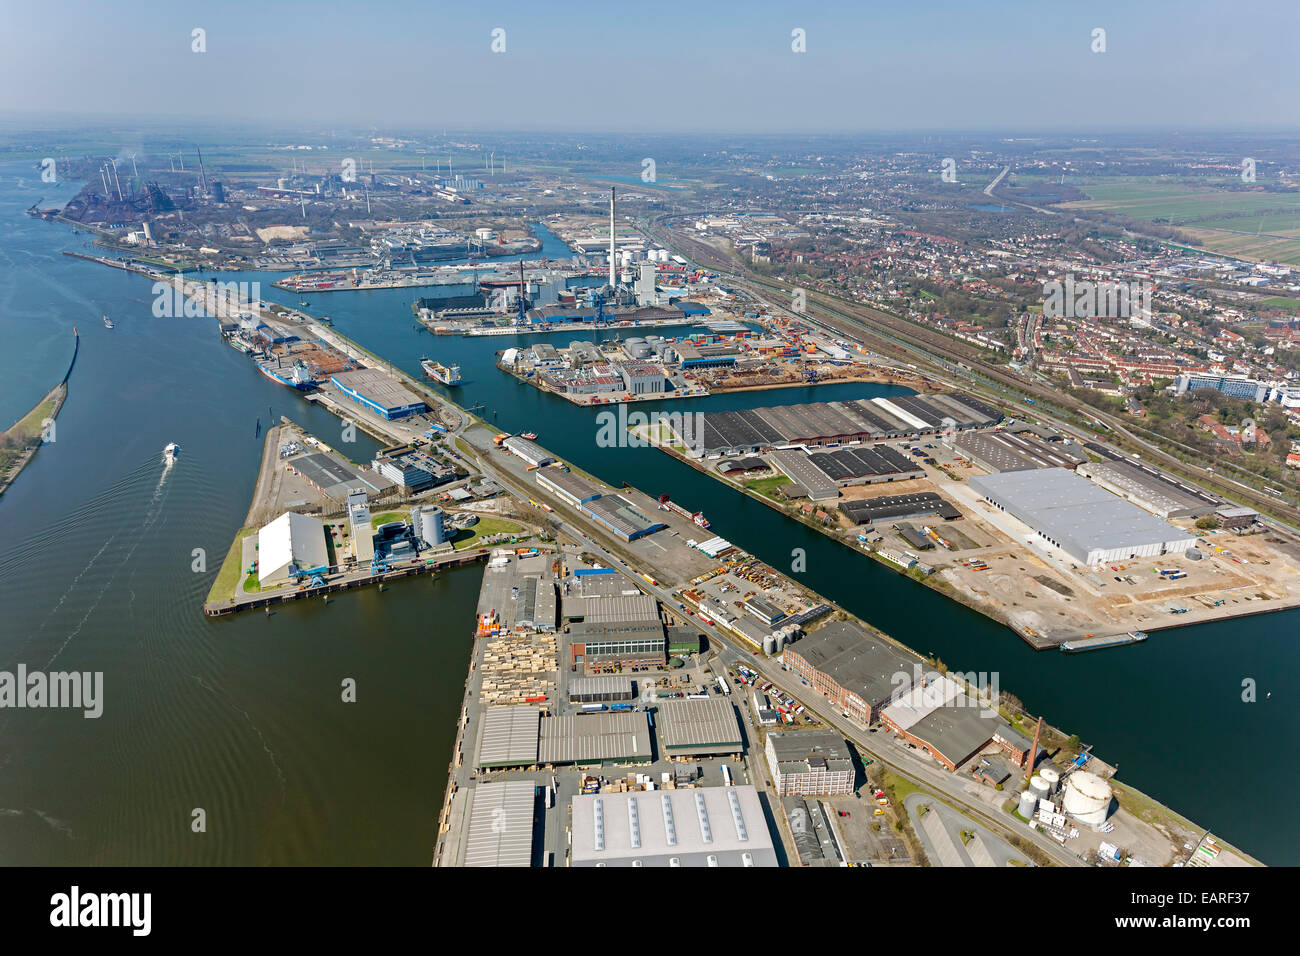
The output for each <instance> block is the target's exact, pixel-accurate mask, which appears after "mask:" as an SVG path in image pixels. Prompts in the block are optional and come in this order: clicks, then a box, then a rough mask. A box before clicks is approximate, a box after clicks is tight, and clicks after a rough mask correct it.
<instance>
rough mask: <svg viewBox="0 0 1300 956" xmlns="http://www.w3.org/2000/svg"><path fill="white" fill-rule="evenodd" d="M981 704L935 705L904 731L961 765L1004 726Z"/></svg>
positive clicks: (1004, 725)
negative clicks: (979, 705) (972, 705)
mask: <svg viewBox="0 0 1300 956" xmlns="http://www.w3.org/2000/svg"><path fill="white" fill-rule="evenodd" d="M990 713H991V712H990V711H988V710H986V709H985V708H983V707H970V706H965V705H964V702H963V703H953V704H949V705H948V706H947V707H936V708H935V709H934V710H932V711H931V712H930V713H929V714H927V715H926V716H925V717H923V718H921V719H920V720H918V721H917V722H916V723H914V724H913V725H912V726H911V727H909V728H908V729H907V732H908V733H909V734H911V735H912V736H913V737H915V738H917V739H918V740H923V741H925V743H926V744H928V745H929V746H930V749H931V750H935V751H938V752H939V753H941V754H943V755H944V756H945V757H947V758H948V759H949V760H950V761H952V762H953V764H955V765H956V766H958V767H960V766H961V765H962V764H963V763H964V762H965V761H966V760H967V759H968V758H970V757H972V756H974V755H975V754H976V753H977V752H978V751H979V750H981V749H983V747H984V745H985V744H987V743H988V742H989V741H990V740H992V739H993V735H994V734H995V733H1000V732H1001V731H1002V730H1003V728H1005V727H1006V724H1004V723H1003V722H1002V721H1000V720H998V719H997V717H995V716H994V717H991V716H988V715H989V714H990Z"/></svg>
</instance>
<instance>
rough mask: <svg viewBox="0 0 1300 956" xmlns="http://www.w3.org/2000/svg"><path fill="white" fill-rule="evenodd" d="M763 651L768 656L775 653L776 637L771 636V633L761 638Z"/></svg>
mask: <svg viewBox="0 0 1300 956" xmlns="http://www.w3.org/2000/svg"><path fill="white" fill-rule="evenodd" d="M763 653H764V654H766V655H767V656H768V657H771V656H772V655H773V654H775V653H776V638H775V637H773V636H772V635H771V634H769V635H767V637H765V638H763Z"/></svg>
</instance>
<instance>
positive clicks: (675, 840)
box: [572, 786, 778, 867]
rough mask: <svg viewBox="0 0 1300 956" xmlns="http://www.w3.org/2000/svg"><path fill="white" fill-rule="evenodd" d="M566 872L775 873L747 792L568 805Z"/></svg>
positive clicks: (702, 791) (636, 796)
mask: <svg viewBox="0 0 1300 956" xmlns="http://www.w3.org/2000/svg"><path fill="white" fill-rule="evenodd" d="M572 860H573V864H572V865H573V866H716V867H723V866H777V865H778V862H777V858H776V851H775V850H774V849H773V847H772V835H771V833H770V832H769V831H768V828H767V821H766V819H765V818H764V815H763V806H762V804H761V803H760V802H759V799H758V793H757V792H756V791H755V790H754V788H753V787H749V786H743V787H700V788H697V789H690V790H687V789H682V790H651V791H641V792H636V793H595V794H579V795H578V796H576V797H574V798H573V857H572Z"/></svg>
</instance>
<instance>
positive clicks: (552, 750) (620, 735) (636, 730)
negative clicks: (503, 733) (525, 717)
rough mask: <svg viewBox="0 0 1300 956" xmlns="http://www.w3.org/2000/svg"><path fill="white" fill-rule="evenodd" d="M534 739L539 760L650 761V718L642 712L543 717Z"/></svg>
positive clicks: (597, 763)
mask: <svg viewBox="0 0 1300 956" xmlns="http://www.w3.org/2000/svg"><path fill="white" fill-rule="evenodd" d="M539 731H540V737H539V739H538V742H537V760H538V762H539V763H541V764H543V765H544V764H579V765H581V766H584V767H603V766H606V765H613V764H630V763H631V764H640V763H649V762H650V760H651V758H652V757H653V746H652V742H651V736H652V734H653V732H652V731H651V730H650V722H649V720H648V719H647V718H646V715H645V714H639V713H636V712H632V711H628V712H624V713H617V714H611V713H594V714H578V715H576V716H573V717H543V718H542V719H541V726H540V728H539Z"/></svg>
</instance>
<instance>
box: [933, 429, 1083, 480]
mask: <svg viewBox="0 0 1300 956" xmlns="http://www.w3.org/2000/svg"><path fill="white" fill-rule="evenodd" d="M950 444H951V445H952V447H953V448H954V449H956V450H957V451H958V452H959V453H961V454H962V455H964V456H965V457H966V458H968V459H970V460H971V461H972V462H973V463H974V464H976V465H978V466H979V467H980V468H983V469H984V470H985V471H1023V470H1025V469H1028V468H1075V467H1077V466H1079V465H1081V464H1083V463H1084V462H1086V461H1087V460H1088V457H1087V456H1086V455H1085V454H1083V451H1082V449H1079V448H1078V447H1077V446H1073V445H1066V444H1064V443H1060V444H1054V443H1052V442H1047V441H1044V440H1043V439H1041V438H1039V437H1038V436H1037V435H1034V434H1033V433H1031V432H1026V433H1024V434H1019V435H1013V434H1012V433H1010V432H967V433H964V434H961V435H958V436H956V437H955V438H953V439H952V440H951V442H950Z"/></svg>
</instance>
